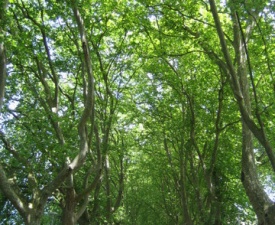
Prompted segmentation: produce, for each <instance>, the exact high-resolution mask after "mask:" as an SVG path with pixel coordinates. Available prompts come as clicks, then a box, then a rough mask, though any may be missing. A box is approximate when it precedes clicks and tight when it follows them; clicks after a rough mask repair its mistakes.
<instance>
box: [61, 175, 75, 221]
mask: <svg viewBox="0 0 275 225" xmlns="http://www.w3.org/2000/svg"><path fill="white" fill-rule="evenodd" d="M66 185H67V187H66V191H65V194H66V196H65V206H64V208H63V215H62V224H64V225H75V224H76V221H75V212H74V210H75V205H76V203H75V190H74V186H73V175H71V176H70V177H69V178H68V180H67V182H66Z"/></svg>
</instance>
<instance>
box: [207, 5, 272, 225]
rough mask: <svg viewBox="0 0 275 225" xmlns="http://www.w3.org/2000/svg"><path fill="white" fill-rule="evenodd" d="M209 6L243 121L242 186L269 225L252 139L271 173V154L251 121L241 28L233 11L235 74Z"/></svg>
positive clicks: (262, 224)
mask: <svg viewBox="0 0 275 225" xmlns="http://www.w3.org/2000/svg"><path fill="white" fill-rule="evenodd" d="M209 2H210V6H211V12H212V15H213V18H214V21H215V26H216V29H217V33H218V36H219V39H220V43H221V48H222V52H223V55H224V58H225V61H226V65H227V71H225V72H228V73H229V75H230V78H231V88H232V90H233V93H234V95H235V98H236V100H237V102H238V105H239V109H240V112H241V118H242V135H243V137H242V172H241V180H242V183H243V185H244V188H245V191H246V194H247V196H248V198H249V200H250V202H251V204H252V206H253V209H254V211H255V213H256V215H257V218H258V224H259V225H272V224H274V221H275V205H274V203H273V202H272V201H271V199H270V198H269V197H268V195H267V194H266V193H265V191H264V189H263V187H262V186H261V184H260V181H259V179H258V175H257V168H256V165H255V160H254V152H253V135H252V132H253V134H254V136H255V137H256V138H257V139H258V140H259V142H260V143H261V144H263V146H264V147H265V149H266V151H267V154H268V156H269V159H270V161H271V164H272V166H273V169H274V165H273V164H274V163H273V159H272V157H273V154H269V150H270V149H268V148H266V146H265V145H264V144H265V143H267V144H268V142H265V143H263V141H261V138H262V137H265V135H264V133H263V130H262V129H261V130H259V129H258V128H257V126H256V124H255V123H254V121H253V120H252V119H251V102H250V97H249V94H250V93H249V83H248V79H247V71H246V64H247V61H246V57H245V54H246V52H245V49H244V45H245V43H244V42H243V41H242V38H241V34H240V30H239V29H240V27H239V26H238V20H237V18H236V14H235V11H234V9H231V11H232V20H233V32H234V48H235V54H236V60H237V70H236V71H237V72H236V71H235V68H234V66H233V64H232V59H231V56H230V54H229V51H228V48H227V44H226V41H225V38H224V35H223V30H222V27H221V23H220V20H219V16H218V13H217V9H216V5H215V1H214V0H209Z"/></svg>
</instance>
